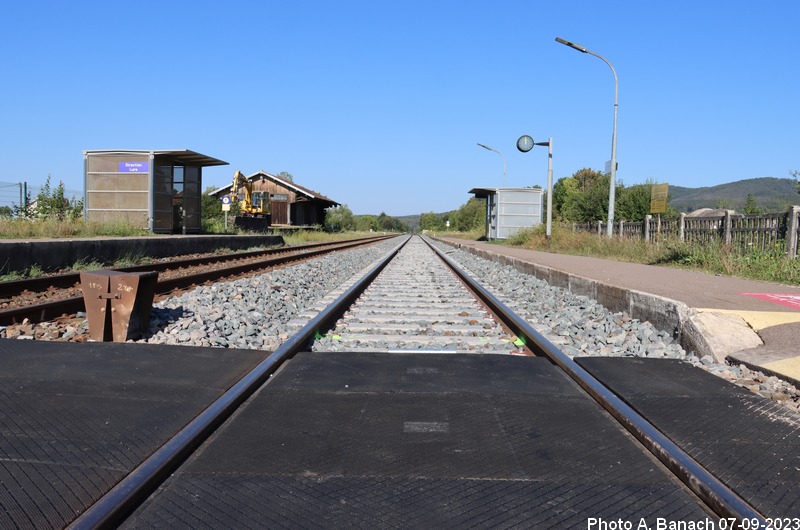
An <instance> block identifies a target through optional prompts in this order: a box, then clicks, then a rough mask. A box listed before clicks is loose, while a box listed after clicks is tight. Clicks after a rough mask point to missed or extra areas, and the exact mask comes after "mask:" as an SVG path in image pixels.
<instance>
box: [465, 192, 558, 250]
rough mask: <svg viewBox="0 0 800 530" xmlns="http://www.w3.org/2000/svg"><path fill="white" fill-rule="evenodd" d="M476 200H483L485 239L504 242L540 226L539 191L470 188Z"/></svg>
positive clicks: (541, 197) (540, 198)
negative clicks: (526, 229) (516, 234)
mask: <svg viewBox="0 0 800 530" xmlns="http://www.w3.org/2000/svg"><path fill="white" fill-rule="evenodd" d="M469 192H470V193H473V194H474V195H475V198H476V199H483V200H486V239H488V240H489V241H494V240H496V239H506V238H508V237H511V236H512V235H514V234H515V233H517V232H518V231H519V230H520V229H522V228H529V227H533V226H536V225H538V224H541V223H542V202H543V200H542V199H543V192H542V189H541V188H473V189H471V190H469Z"/></svg>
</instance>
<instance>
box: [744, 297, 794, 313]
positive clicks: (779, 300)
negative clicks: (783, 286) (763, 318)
mask: <svg viewBox="0 0 800 530" xmlns="http://www.w3.org/2000/svg"><path fill="white" fill-rule="evenodd" d="M739 294H743V295H745V296H752V297H754V298H760V299H761V300H766V301H767V302H772V303H775V304H780V305H783V306H786V307H791V308H792V309H796V310H798V311H800V294H777V293H739Z"/></svg>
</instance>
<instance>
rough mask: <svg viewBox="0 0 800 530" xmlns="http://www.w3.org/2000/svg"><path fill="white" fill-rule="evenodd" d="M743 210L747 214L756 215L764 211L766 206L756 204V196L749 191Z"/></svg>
mask: <svg viewBox="0 0 800 530" xmlns="http://www.w3.org/2000/svg"><path fill="white" fill-rule="evenodd" d="M742 212H743V213H745V214H747V215H754V214H759V213H764V208H761V207H760V206H759V205H758V204H756V198H755V197H753V194H752V193H748V194H747V200H746V201H745V203H744V209H743V210H742Z"/></svg>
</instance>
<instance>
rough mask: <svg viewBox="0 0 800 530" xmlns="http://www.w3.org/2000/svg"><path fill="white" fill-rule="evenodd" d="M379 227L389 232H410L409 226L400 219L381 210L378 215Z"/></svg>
mask: <svg viewBox="0 0 800 530" xmlns="http://www.w3.org/2000/svg"><path fill="white" fill-rule="evenodd" d="M377 221H378V228H379V229H380V230H385V231H387V232H408V226H406V225H405V223H403V222H402V221H401V220H400V219H397V218H395V217H391V216H388V215H386V213H385V212H381V214H380V215H379V216H378V219H377Z"/></svg>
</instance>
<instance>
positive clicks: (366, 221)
mask: <svg viewBox="0 0 800 530" xmlns="http://www.w3.org/2000/svg"><path fill="white" fill-rule="evenodd" d="M355 221H356V230H358V231H360V232H375V231H377V230H378V220H377V219H376V218H375V216H374V215H358V216H356V218H355Z"/></svg>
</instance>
